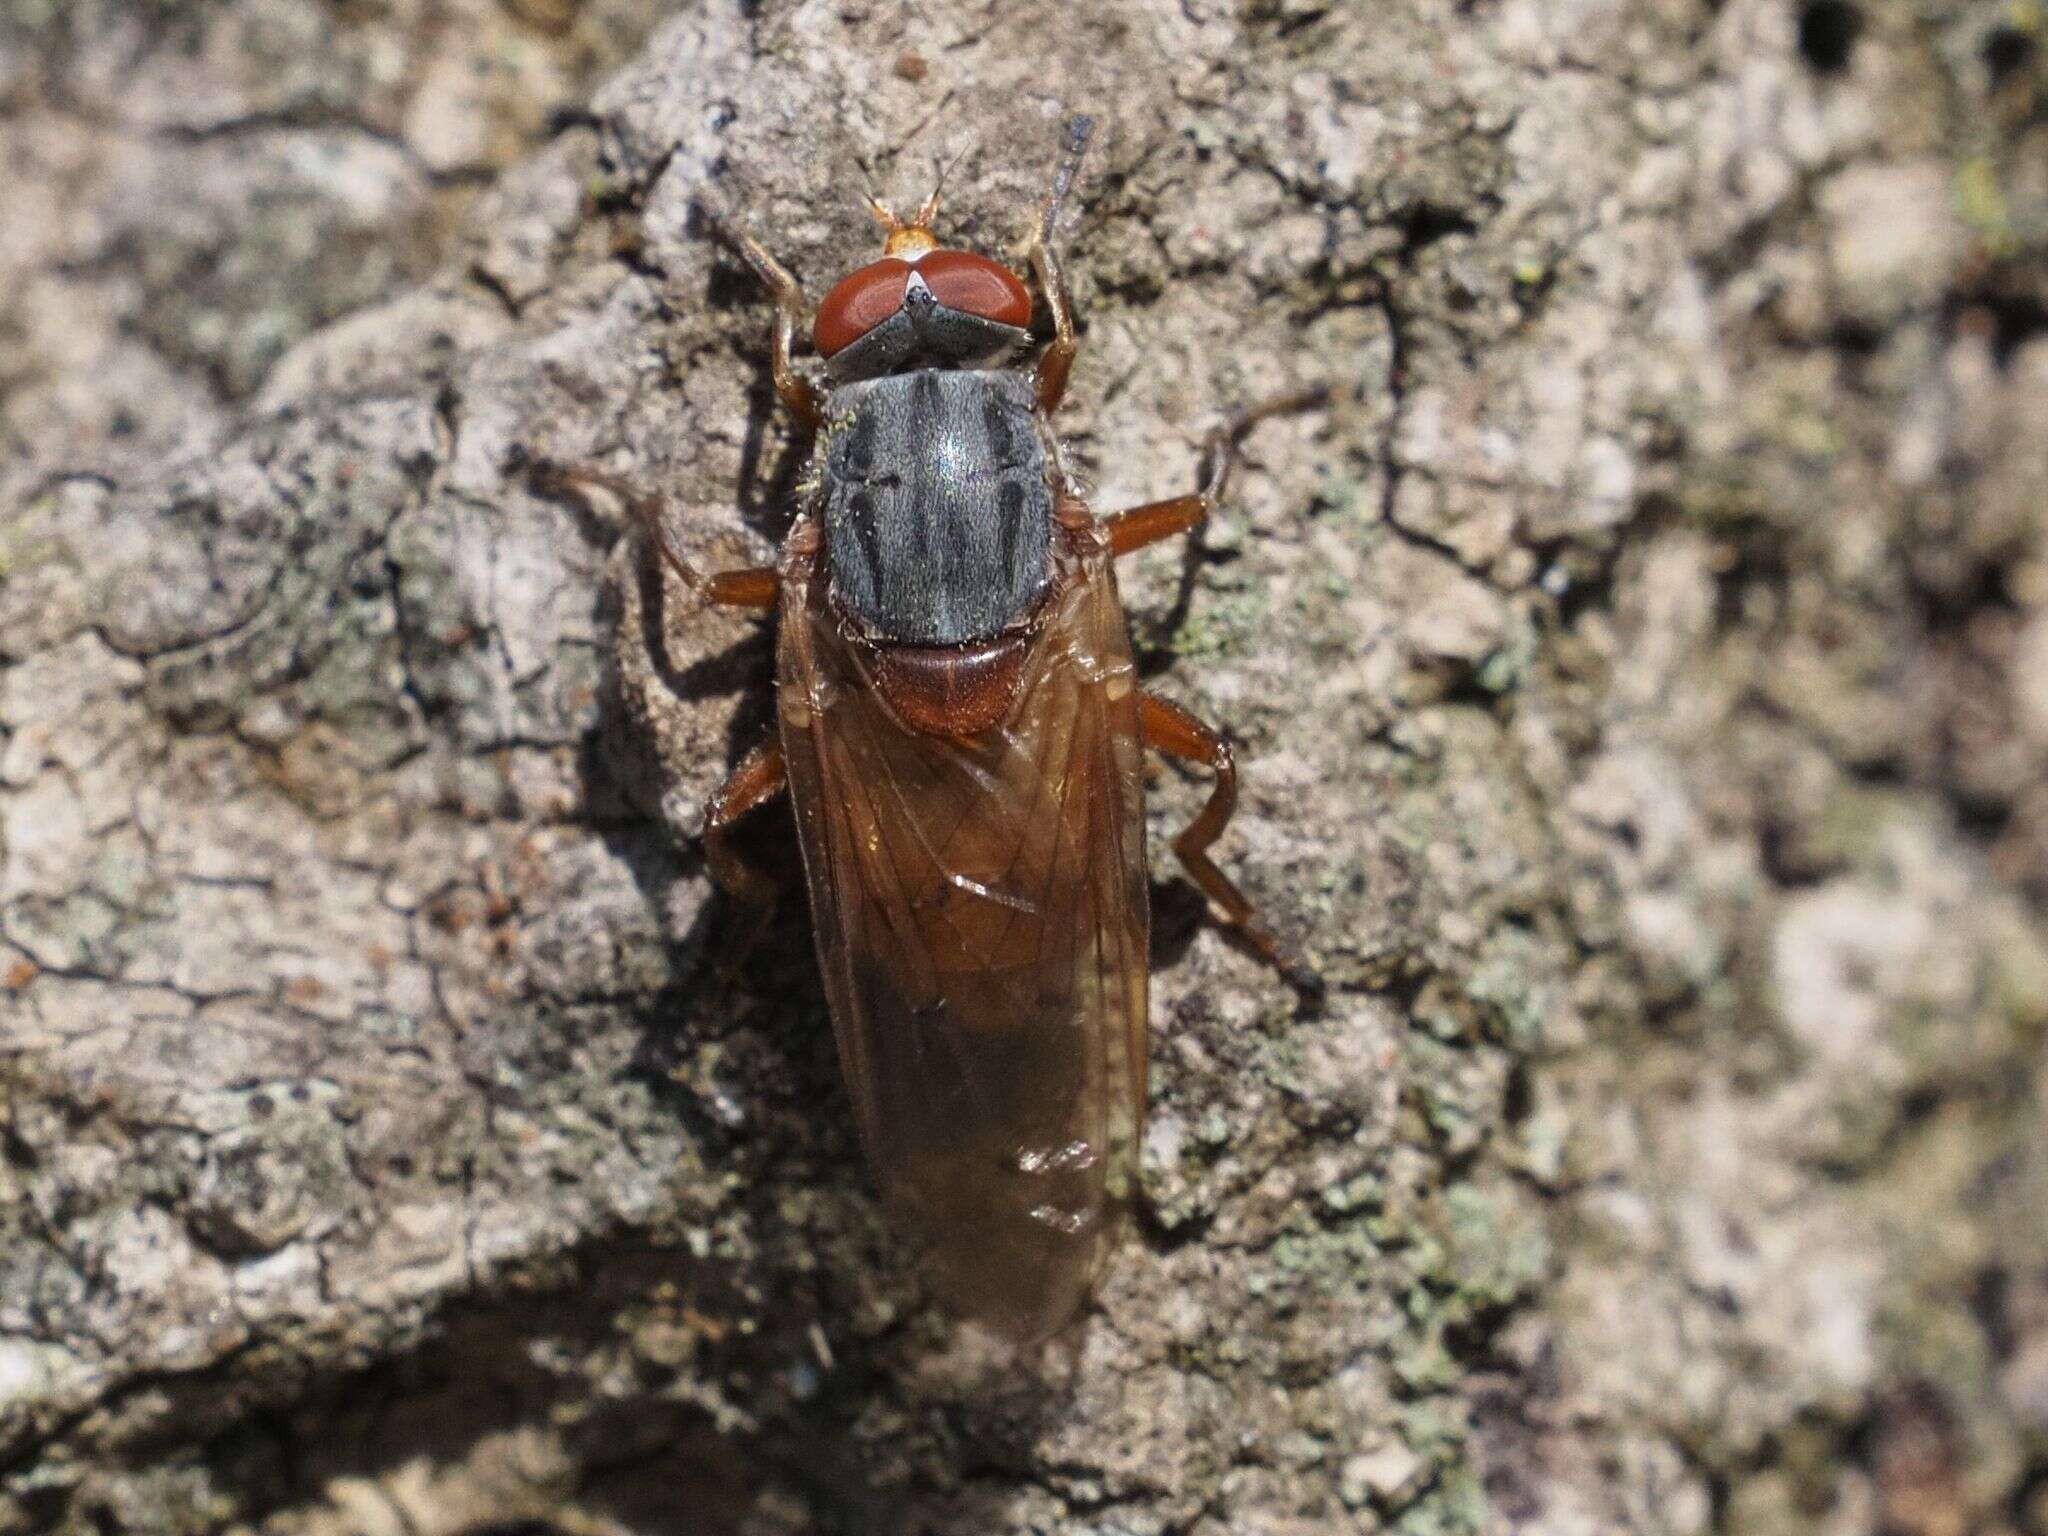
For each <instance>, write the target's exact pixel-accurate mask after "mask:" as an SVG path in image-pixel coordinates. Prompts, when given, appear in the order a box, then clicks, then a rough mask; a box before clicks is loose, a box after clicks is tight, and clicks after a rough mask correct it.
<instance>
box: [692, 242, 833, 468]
mask: <svg viewBox="0 0 2048 1536" xmlns="http://www.w3.org/2000/svg"><path fill="white" fill-rule="evenodd" d="M698 206H699V207H703V206H704V205H702V204H701V203H700V204H699V205H698ZM704 216H705V218H707V219H708V220H710V222H711V226H712V228H713V229H715V230H717V231H718V233H719V236H720V237H721V238H722V239H724V241H725V242H726V244H728V245H730V246H731V247H732V248H733V249H734V250H735V251H737V252H739V254H740V255H741V256H742V257H744V258H745V260H746V263H747V265H748V266H750V267H752V268H753V269H754V272H755V274H756V275H757V276H758V277H759V278H760V279H761V281H762V282H763V283H764V284H766V285H767V288H768V292H769V293H770V294H771V295H772V296H773V297H774V299H775V341H774V344H773V347H772V350H771V351H770V353H769V372H770V373H771V374H772V375H773V377H774V379H775V393H776V394H777V395H778V396H779V397H780V398H781V400H782V403H783V404H784V405H785V406H787V407H788V408H789V414H790V415H792V416H794V417H795V418H796V419H797V421H798V423H799V424H800V425H801V426H802V427H803V428H804V429H805V430H806V431H808V432H815V431H817V430H818V428H819V427H821V426H823V425H824V422H825V410H824V406H823V405H822V404H821V402H820V401H819V399H818V387H817V386H816V385H815V384H813V383H812V382H811V381H810V380H809V379H808V378H806V377H805V376H804V374H803V372H802V370H800V369H799V368H798V367H797V365H796V358H795V350H796V334H797V332H798V331H799V330H801V329H803V328H805V327H806V326H807V325H808V324H809V308H810V306H809V305H808V304H806V303H805V302H804V290H803V284H801V283H799V282H798V281H797V280H796V276H795V274H793V273H792V272H791V271H790V270H789V268H787V267H785V266H784V265H783V264H782V263H781V262H779V261H777V260H776V259H775V258H774V257H773V256H771V255H769V254H768V248H767V247H766V246H764V245H762V244H761V242H760V241H758V240H756V239H755V238H754V237H753V236H752V235H750V234H748V233H747V232H746V231H745V230H743V229H741V228H740V227H739V226H738V225H736V224H733V223H731V222H730V221H728V220H727V219H725V218H724V217H722V216H721V215H719V214H717V213H715V212H713V211H712V210H711V209H710V208H704Z"/></svg>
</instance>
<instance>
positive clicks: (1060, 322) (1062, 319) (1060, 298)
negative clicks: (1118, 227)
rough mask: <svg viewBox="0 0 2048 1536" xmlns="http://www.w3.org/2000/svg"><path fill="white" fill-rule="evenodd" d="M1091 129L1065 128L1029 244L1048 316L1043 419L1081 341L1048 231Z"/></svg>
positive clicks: (1062, 388)
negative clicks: (1049, 332)
mask: <svg viewBox="0 0 2048 1536" xmlns="http://www.w3.org/2000/svg"><path fill="white" fill-rule="evenodd" d="M1094 130H1095V124H1094V122H1093V120H1091V119H1089V118H1086V117H1076V118H1075V119H1074V120H1073V121H1072V122H1070V123H1068V124H1067V147H1066V150H1065V151H1064V152H1063V153H1062V154H1061V156H1060V162H1059V165H1058V166H1057V167H1056V168H1055V169H1054V171H1053V173H1052V190H1051V191H1049V192H1048V193H1047V194H1046V198H1045V210H1044V212H1043V213H1042V214H1041V215H1040V217H1039V221H1038V231H1037V234H1036V236H1035V238H1034V239H1033V241H1032V244H1031V270H1032V271H1033V272H1035V273H1037V274H1038V286H1039V287H1040V288H1041V289H1043V290H1044V292H1045V306H1046V308H1047V309H1048V310H1050V311H1051V312H1052V340H1051V341H1049V342H1047V343H1046V345H1045V350H1044V351H1043V352H1041V353H1040V354H1039V357H1038V408H1039V409H1040V410H1042V411H1044V412H1046V413H1047V414H1048V415H1049V414H1051V413H1052V412H1053V411H1054V410H1055V409H1057V408H1058V406H1059V403H1060V401H1061V400H1063V399H1064V398H1065V397H1066V393H1067V375H1068V374H1070V373H1072V372H1073V370H1074V354H1075V353H1076V352H1077V351H1079V350H1080V342H1079V341H1078V340H1076V338H1075V336H1074V304H1073V300H1072V298H1071V297H1069V295H1068V292H1067V274H1066V269H1065V268H1063V267H1062V266H1061V265H1060V258H1059V254H1058V252H1057V250H1056V249H1055V247H1054V243H1053V239H1054V229H1053V226H1054V224H1055V223H1057V222H1058V219H1059V216H1060V210H1061V208H1062V207H1063V206H1064V205H1065V203H1066V200H1067V194H1068V193H1070V192H1072V191H1073V189H1074V180H1075V178H1076V177H1077V176H1078V175H1079V174H1080V170H1081V157H1082V156H1083V155H1084V154H1086V153H1087V151H1088V136H1089V134H1091V133H1092V132H1094Z"/></svg>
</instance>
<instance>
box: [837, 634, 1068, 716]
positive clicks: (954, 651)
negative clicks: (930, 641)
mask: <svg viewBox="0 0 2048 1536" xmlns="http://www.w3.org/2000/svg"><path fill="white" fill-rule="evenodd" d="M1029 651H1030V637H1029V636H1028V635H1010V636H1002V637H998V638H997V639H994V640H978V641H975V642H973V643H972V644H968V645H878V646H875V647H874V648H873V649H872V650H871V651H870V652H869V665H870V666H871V667H872V668H873V673H874V681H875V688H876V691H877V692H879V693H880V694H881V695H882V697H883V699H885V700H886V701H887V702H888V705H889V708H890V709H892V710H893V711H895V713H896V716H897V718H898V719H900V720H901V721H902V722H903V723H904V724H905V725H906V726H908V727H909V728H910V729H911V730H913V731H916V732H918V733H919V734H920V735H925V736H978V735H980V734H981V733H982V732H983V731H986V730H990V729H992V728H993V727H995V726H998V725H1000V724H1002V722H1003V720H1004V718H1005V717H1006V716H1008V714H1009V713H1010V707H1011V705H1013V704H1014V703H1015V702H1016V699H1017V685H1018V683H1019V682H1020V681H1021V680H1022V678H1023V676H1024V660H1025V657H1026V656H1027V655H1028V654H1029Z"/></svg>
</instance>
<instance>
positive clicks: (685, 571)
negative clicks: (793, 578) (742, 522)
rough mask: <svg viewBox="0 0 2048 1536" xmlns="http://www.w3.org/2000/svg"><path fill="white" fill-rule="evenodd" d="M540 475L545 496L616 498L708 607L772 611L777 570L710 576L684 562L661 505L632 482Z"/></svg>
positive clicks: (598, 474) (573, 469)
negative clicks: (587, 494) (602, 495)
mask: <svg viewBox="0 0 2048 1536" xmlns="http://www.w3.org/2000/svg"><path fill="white" fill-rule="evenodd" d="M536 475H537V478H538V479H539V481H540V484H541V487H542V489H543V490H546V491H550V492H556V491H568V492H572V493H574V494H577V495H581V494H582V493H584V492H586V491H592V490H596V491H602V492H604V493H605V494H606V495H607V496H612V497H615V498H617V500H618V501H619V503H620V504H621V505H622V506H624V507H625V509H626V510H627V511H628V512H630V513H631V514H632V515H633V520H634V521H635V522H637V523H639V525H640V526H641V528H642V529H643V530H644V531H645V532H646V534H647V536H648V537H649V538H650V539H652V540H653V541H654V547H655V548H656V549H658V550H660V551H661V558H662V559H663V560H665V561H667V562H668V565H669V568H670V569H671V570H673V571H674V572H675V573H676V574H677V575H678V576H680V577H682V579H683V583H684V585H686V586H688V587H689V588H690V589H691V590H692V591H694V592H700V593H702V594H703V596H704V600H705V601H706V602H708V603H714V604H716V605H717V606H718V607H720V608H755V609H768V608H773V607H774V606H775V603H776V599H777V597H778V596H779V595H780V592H781V588H782V578H781V576H780V574H779V573H778V572H777V571H776V569H775V567H774V566H772V565H750V566H747V567H745V568H744V569H741V570H737V571H715V572H713V573H712V574H711V575H709V576H706V575H705V574H704V573H703V572H702V571H700V570H698V569H697V567H695V566H694V565H692V564H690V562H689V561H688V560H685V559H684V558H683V553H682V551H681V550H679V549H677V548H676V546H675V541H674V540H673V539H671V538H670V537H669V536H668V522H667V520H666V519H665V518H664V517H663V516H662V511H661V502H660V500H659V499H658V498H656V497H654V496H652V495H650V494H649V493H647V492H646V491H643V490H640V489H639V488H638V487H637V486H635V485H633V484H632V483H631V482H630V481H627V480H624V479H622V478H620V477H619V476H618V475H614V474H610V473H607V472H606V471H604V470H602V469H592V468H587V467H584V466H581V465H568V464H543V465H541V466H540V467H539V468H538V470H537V471H536Z"/></svg>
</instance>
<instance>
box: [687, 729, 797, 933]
mask: <svg viewBox="0 0 2048 1536" xmlns="http://www.w3.org/2000/svg"><path fill="white" fill-rule="evenodd" d="M788 788H789V775H788V772H787V771H786V770H785V769H784V767H783V761H782V748H781V747H779V746H777V745H776V744H775V743H774V742H772V741H767V742H763V743H762V744H761V745H760V746H758V747H756V748H754V750H753V751H751V752H749V753H748V754H747V755H746V756H745V757H743V758H741V759H740V765H739V766H738V767H737V768H735V769H733V771H732V773H731V775H730V776H729V777H728V778H727V779H726V781H725V783H724V784H722V785H720V786H719V789H718V793H717V794H715V795H713V796H712V797H711V801H710V803H709V804H708V805H706V806H705V807H704V862H705V864H707V865H708V866H709V867H710V869H711V878H712V879H713V880H715V881H717V882H718V884H719V886H720V887H721V888H722V889H724V890H725V891H727V892H728V893H729V894H731V895H733V896H737V897H738V898H739V899H740V900H741V901H744V902H746V903H747V904H748V905H749V906H753V907H764V908H765V907H768V906H771V905H773V903H774V901H775V882H774V881H773V880H771V879H770V878H769V877H768V876H767V875H764V874H763V873H762V872H761V871H760V870H758V869H756V868H755V867H754V866H753V865H752V864H750V863H748V862H747V861H746V860H745V859H744V858H742V857H741V856H740V853H739V850H738V849H736V848H735V847H733V844H732V832H731V827H732V824H733V823H734V822H735V821H737V820H739V818H740V817H742V816H744V815H746V814H747V812H749V811H751V810H753V809H754V807H756V806H758V805H765V804H766V803H767V802H768V801H770V800H773V799H774V798H775V797H776V796H777V795H779V794H781V793H782V792H783V791H784V790H786V789H788Z"/></svg>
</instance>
